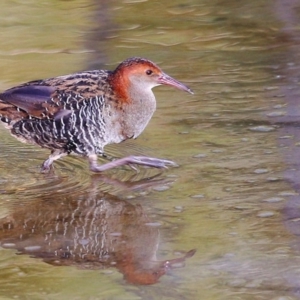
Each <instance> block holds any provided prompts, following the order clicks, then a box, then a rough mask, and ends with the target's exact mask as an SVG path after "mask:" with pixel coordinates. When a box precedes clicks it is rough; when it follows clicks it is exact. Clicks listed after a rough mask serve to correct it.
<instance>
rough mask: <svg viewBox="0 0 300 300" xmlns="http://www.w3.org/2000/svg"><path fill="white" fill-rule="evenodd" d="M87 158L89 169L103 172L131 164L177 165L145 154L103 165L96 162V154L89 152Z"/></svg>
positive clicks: (157, 166)
mask: <svg viewBox="0 0 300 300" xmlns="http://www.w3.org/2000/svg"><path fill="white" fill-rule="evenodd" d="M88 158H89V163H90V170H91V171H93V172H103V171H106V170H109V169H112V168H115V167H119V166H124V165H131V164H136V165H142V166H148V167H154V168H168V166H173V167H176V166H177V164H176V163H174V162H173V161H171V160H166V159H159V158H154V157H147V156H128V157H124V158H120V159H117V160H114V161H112V162H109V163H107V164H104V165H98V164H97V155H96V154H91V155H89V157H88Z"/></svg>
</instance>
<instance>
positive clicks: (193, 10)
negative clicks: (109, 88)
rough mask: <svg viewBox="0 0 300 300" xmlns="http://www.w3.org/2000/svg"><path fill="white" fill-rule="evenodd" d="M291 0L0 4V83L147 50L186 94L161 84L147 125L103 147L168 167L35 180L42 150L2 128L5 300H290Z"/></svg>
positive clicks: (0, 261) (72, 170)
mask: <svg viewBox="0 0 300 300" xmlns="http://www.w3.org/2000/svg"><path fill="white" fill-rule="evenodd" d="M297 5H298V4H297V3H294V1H293V0H290V1H279V0H278V1H268V0H265V1H258V0H256V1H251V2H249V1H219V0H213V1H187V2H186V3H184V4H183V3H182V2H180V1H173V2H172V3H170V4H167V3H162V2H159V1H119V2H117V1H111V2H108V1H86V0H82V1H79V0H76V1H51V2H49V1H42V2H41V1H15V2H14V3H12V2H11V1H4V2H3V4H2V10H1V11H2V15H3V17H2V18H1V21H0V26H1V29H2V30H1V32H0V40H1V49H0V70H1V71H0V75H1V76H0V88H1V90H4V89H6V88H9V87H11V86H14V85H17V84H19V83H21V82H24V81H29V80H33V79H38V78H46V77H52V76H58V75H62V74H68V73H71V72H75V71H78V70H84V69H94V68H107V69H113V68H114V67H115V66H116V65H117V64H118V62H120V61H122V60H123V59H125V58H127V57H131V56H142V57H147V58H149V59H151V60H153V61H155V62H156V63H158V64H159V65H160V66H161V67H162V68H163V70H164V71H165V72H166V73H168V74H169V75H171V76H173V77H175V78H177V79H178V80H180V81H182V82H185V83H186V84H188V85H189V86H190V87H191V88H192V89H193V90H194V92H195V94H194V95H193V96H191V95H189V94H186V93H183V92H180V91H176V90H173V89H171V88H169V87H158V88H155V91H154V92H155V95H156V98H157V100H158V109H157V112H156V113H155V115H154V117H153V119H152V121H151V123H150V124H149V126H148V127H147V128H146V130H145V132H144V133H143V134H142V135H141V136H140V137H139V138H138V139H137V140H135V141H130V142H126V143H124V144H122V145H119V146H113V147H108V148H107V151H108V154H109V155H112V156H116V157H121V156H125V155H128V154H145V155H151V156H157V157H165V158H168V159H171V160H174V161H176V162H177V163H178V164H179V167H178V168H171V169H168V170H165V171H160V170H152V169H147V168H139V172H138V173H136V172H134V171H133V170H131V169H130V168H121V169H116V170H112V171H109V172H107V173H105V174H104V175H100V176H99V175H92V174H91V173H90V172H89V170H88V166H87V162H86V161H85V160H84V159H82V158H77V157H67V158H64V159H62V160H60V161H58V162H56V163H55V172H53V173H51V174H48V175H43V174H40V173H39V166H40V164H41V163H42V161H43V160H44V159H46V158H47V156H48V152H47V151H46V150H43V149H39V148H37V147H34V146H30V145H25V144H21V143H19V142H18V141H17V140H15V139H14V138H12V137H11V136H10V135H9V133H8V132H7V131H6V130H5V129H4V128H1V129H0V134H1V143H0V193H1V198H0V217H1V220H0V225H1V227H0V228H1V231H0V243H1V246H2V248H0V269H1V272H0V273H1V274H0V283H1V284H0V295H1V296H2V297H3V298H5V299H15V298H20V299H25V298H26V299H298V298H299V297H300V296H299V288H300V285H299V282H300V280H299V279H300V278H299V276H300V272H299V267H298V266H299V249H300V248H299V239H298V234H299V229H298V226H297V225H298V222H299V209H298V207H299V198H298V189H299V183H298V176H297V175H298V173H299V171H298V169H299V168H298V166H299V163H298V161H299V160H298V152H299V151H298V147H299V138H300V136H299V130H298V127H299V126H298V123H297V122H298V120H299V108H298V105H297V101H298V100H297V99H298V96H299V92H298V87H299V79H298V78H299V76H298V75H299V67H298V61H299V59H298V56H299V54H298V53H299V51H298V47H299V46H298V45H299V43H298V41H299V33H298V31H297V26H298V23H297V20H299V16H298V11H299V10H297V7H296V6H297ZM298 9H299V7H298ZM192 249H197V252H196V253H195V254H194V255H193V256H192V255H189V253H190V254H191V252H189V251H190V250H192ZM16 253H18V254H23V255H16ZM174 259H175V260H174ZM168 262H171V263H168ZM172 262H173V263H172ZM168 264H169V265H168ZM166 266H167V267H166ZM149 274H150V275H149ZM141 278H143V280H142V279H141ZM146 283H147V284H146Z"/></svg>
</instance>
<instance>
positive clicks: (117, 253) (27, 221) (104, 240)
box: [0, 176, 195, 285]
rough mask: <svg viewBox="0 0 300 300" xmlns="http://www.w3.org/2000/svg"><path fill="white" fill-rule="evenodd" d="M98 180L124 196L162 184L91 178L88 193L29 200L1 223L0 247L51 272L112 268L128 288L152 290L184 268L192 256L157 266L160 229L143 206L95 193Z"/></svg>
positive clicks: (0, 221)
mask: <svg viewBox="0 0 300 300" xmlns="http://www.w3.org/2000/svg"><path fill="white" fill-rule="evenodd" d="M103 180H104V181H106V182H109V183H110V184H112V183H114V184H121V185H122V187H123V188H125V187H126V189H127V190H136V189H140V188H143V189H145V188H149V187H150V186H152V187H153V186H155V185H157V184H161V180H155V179H153V180H149V179H147V180H140V181H139V182H136V183H135V184H133V183H132V182H129V183H127V184H126V183H125V182H119V183H118V182H117V181H116V180H111V179H110V178H108V177H106V178H105V177H104V176H95V177H94V178H93V184H92V187H91V188H90V189H87V190H86V191H84V192H82V193H80V194H77V195H76V196H75V195H73V194H67V193H66V192H56V193H52V195H51V196H49V195H48V196H47V197H45V196H44V197H43V196H41V197H38V198H36V199H31V201H30V203H27V204H25V205H23V206H22V207H20V206H17V207H15V209H14V210H13V211H12V212H11V214H9V215H8V216H7V217H5V218H3V219H1V220H0V246H1V247H3V248H13V249H17V250H18V253H19V254H29V255H31V256H32V257H36V258H42V259H43V260H44V261H45V262H47V263H49V264H52V265H55V266H61V265H67V266H70V265H76V266H77V267H79V268H82V269H108V268H116V269H117V270H118V271H119V272H120V273H122V274H123V275H124V279H125V280H126V281H127V282H128V283H132V284H141V285H149V284H154V283H156V282H157V281H158V280H159V278H160V277H161V276H162V275H164V274H165V273H166V272H168V271H169V270H171V269H172V268H174V267H176V268H178V267H183V266H184V263H185V260H186V258H189V257H191V256H193V255H194V253H195V250H191V251H189V252H187V253H185V254H183V255H182V256H181V257H177V258H173V259H168V260H163V261H160V260H158V259H157V257H156V252H157V250H158V248H159V242H160V241H159V229H158V225H159V224H157V223H154V222H151V219H150V218H149V217H148V216H147V213H146V212H145V211H144V209H143V207H142V205H139V204H137V205H134V204H131V203H130V202H129V201H125V200H122V199H120V198H118V197H117V196H114V195H110V194H109V193H103V192H101V191H99V190H98V189H97V183H98V182H99V181H103Z"/></svg>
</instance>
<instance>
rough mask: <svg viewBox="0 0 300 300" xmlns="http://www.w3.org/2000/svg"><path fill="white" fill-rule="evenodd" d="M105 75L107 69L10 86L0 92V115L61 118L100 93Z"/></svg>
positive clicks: (104, 86)
mask: <svg viewBox="0 0 300 300" xmlns="http://www.w3.org/2000/svg"><path fill="white" fill-rule="evenodd" d="M107 76H108V72H107V71H86V72H81V73H75V74H71V75H67V76H61V77H55V78H49V79H46V80H37V81H31V82H28V83H25V84H23V85H21V86H17V87H15V88H11V89H9V90H7V91H5V92H3V93H2V94H0V115H2V116H4V117H7V118H9V119H19V118H24V117H35V118H41V119H42V118H61V117H64V116H66V115H68V114H69V113H70V112H71V111H72V110H74V109H78V103H79V102H81V101H83V100H90V99H93V98H94V97H95V96H101V95H103V94H104V91H107V80H106V78H107Z"/></svg>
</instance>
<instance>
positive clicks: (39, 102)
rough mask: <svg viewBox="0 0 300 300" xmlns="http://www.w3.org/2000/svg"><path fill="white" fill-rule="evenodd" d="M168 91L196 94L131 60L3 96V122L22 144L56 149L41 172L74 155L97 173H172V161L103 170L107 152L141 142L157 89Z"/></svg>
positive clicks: (142, 160)
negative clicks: (123, 144)
mask: <svg viewBox="0 0 300 300" xmlns="http://www.w3.org/2000/svg"><path fill="white" fill-rule="evenodd" d="M159 85H168V86H172V87H174V88H177V89H179V90H182V91H186V92H188V93H190V94H193V91H192V90H191V89H190V88H189V87H188V86H186V85H185V84H183V83H181V82H179V81H177V80H176V79H174V78H172V77H171V76H169V75H167V74H166V73H165V72H163V71H162V69H161V68H160V67H158V66H157V65H156V64H155V63H153V62H152V61H150V60H148V59H146V58H141V57H131V58H128V59H126V60H124V61H123V62H121V63H120V64H119V65H118V66H117V67H116V68H115V70H113V71H108V70H89V71H82V72H77V73H73V74H69V75H64V76H58V77H52V78H48V79H40V80H34V81H29V82H27V83H23V84H21V85H18V86H16V87H12V88H10V89H8V90H6V91H4V92H2V93H0V120H1V122H2V123H3V124H4V126H5V128H7V129H8V130H10V133H11V135H12V136H14V137H15V138H17V139H18V140H20V141H21V142H25V143H30V144H35V145H38V146H40V147H42V148H46V149H50V151H51V153H50V155H49V157H48V158H47V159H46V160H45V161H44V162H43V164H42V166H41V172H42V173H47V172H49V170H50V169H51V168H52V165H53V162H54V161H56V160H57V159H59V158H61V157H63V156H66V155H68V154H77V155H79V156H83V157H85V158H87V159H88V162H89V169H90V171H92V172H103V171H106V170H109V169H112V168H115V167H119V166H124V165H129V166H132V167H133V168H134V165H142V166H148V167H154V168H168V166H175V165H176V164H175V163H174V162H173V161H171V160H166V159H159V158H154V157H147V156H134V155H130V156H127V157H123V158H119V159H114V160H112V161H110V162H107V163H104V164H98V161H97V159H98V156H104V157H105V152H104V146H106V145H108V144H118V143H121V142H123V141H125V140H128V139H135V138H137V137H138V136H139V135H140V134H141V133H142V132H143V130H144V129H145V127H146V126H147V124H148V122H149V121H150V119H151V117H152V115H153V113H154V112H155V110H156V99H155V96H154V94H153V92H152V88H154V87H156V86H159Z"/></svg>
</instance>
